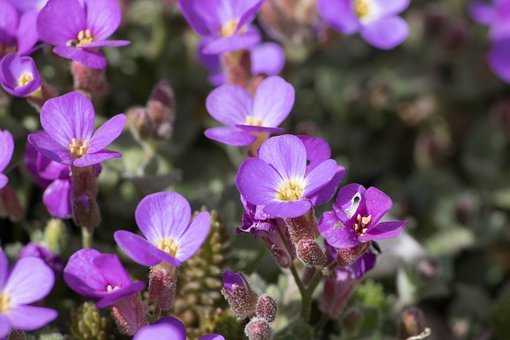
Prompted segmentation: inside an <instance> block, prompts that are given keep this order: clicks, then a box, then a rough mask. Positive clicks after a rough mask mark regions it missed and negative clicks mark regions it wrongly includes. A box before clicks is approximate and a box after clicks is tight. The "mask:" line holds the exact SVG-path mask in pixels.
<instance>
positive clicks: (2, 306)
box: [0, 293, 11, 314]
mask: <svg viewBox="0 0 510 340" xmlns="http://www.w3.org/2000/svg"><path fill="white" fill-rule="evenodd" d="M10 305H11V298H10V297H9V296H8V295H7V294H5V293H0V314H4V313H5V312H7V311H8V310H9V309H10Z"/></svg>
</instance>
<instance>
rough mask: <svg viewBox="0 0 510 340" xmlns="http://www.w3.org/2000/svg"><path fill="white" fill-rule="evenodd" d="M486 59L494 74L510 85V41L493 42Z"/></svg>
mask: <svg viewBox="0 0 510 340" xmlns="http://www.w3.org/2000/svg"><path fill="white" fill-rule="evenodd" d="M488 59H489V65H490V67H491V68H492V70H493V71H494V73H496V74H497V75H498V76H499V77H500V78H501V79H502V80H504V81H506V82H508V83H510V39H505V40H499V41H495V42H494V43H493V46H492V49H491V50H490V52H489V56H488Z"/></svg>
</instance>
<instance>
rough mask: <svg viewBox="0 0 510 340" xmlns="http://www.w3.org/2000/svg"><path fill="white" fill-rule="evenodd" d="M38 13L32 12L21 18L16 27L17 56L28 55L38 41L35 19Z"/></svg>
mask: <svg viewBox="0 0 510 340" xmlns="http://www.w3.org/2000/svg"><path fill="white" fill-rule="evenodd" d="M38 16H39V12H38V11H37V10H32V11H29V12H26V13H24V14H23V15H22V16H21V19H20V22H19V27H18V54H20V55H24V54H29V53H30V51H31V50H32V48H33V47H34V45H35V44H36V43H37V41H38V40H39V34H38V33H37V17H38Z"/></svg>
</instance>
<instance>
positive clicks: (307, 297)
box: [301, 270, 322, 323]
mask: <svg viewBox="0 0 510 340" xmlns="http://www.w3.org/2000/svg"><path fill="white" fill-rule="evenodd" d="M321 280H322V271H321V270H318V271H317V272H316V273H315V274H314V276H313V277H312V279H311V280H310V283H309V284H308V287H306V288H305V290H304V294H303V293H302V294H301V298H302V300H301V316H302V317H303V319H304V320H305V321H306V322H308V323H310V317H311V314H312V301H313V293H314V292H315V289H317V286H318V285H319V283H320V282H321Z"/></svg>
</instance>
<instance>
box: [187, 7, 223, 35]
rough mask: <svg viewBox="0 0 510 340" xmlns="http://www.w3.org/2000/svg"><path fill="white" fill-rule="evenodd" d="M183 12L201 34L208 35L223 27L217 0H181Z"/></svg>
mask: <svg viewBox="0 0 510 340" xmlns="http://www.w3.org/2000/svg"><path fill="white" fill-rule="evenodd" d="M179 5H180V7H181V11H182V14H183V15H184V17H185V18H186V20H187V21H188V23H189V24H190V26H191V27H192V28H193V29H194V30H195V31H196V32H197V33H198V34H200V35H203V36H207V35H210V34H212V32H215V31H218V30H219V29H220V28H221V22H220V19H219V17H218V15H217V14H218V12H217V8H218V4H217V0H179Z"/></svg>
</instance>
